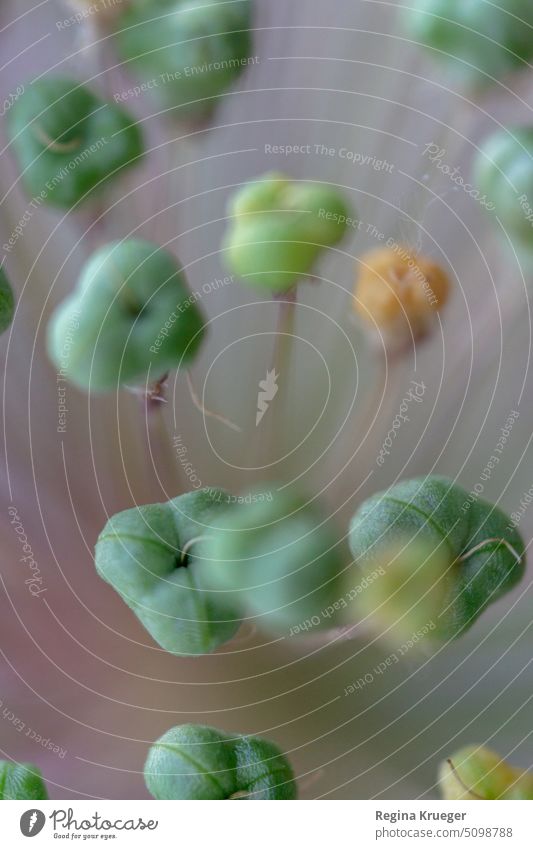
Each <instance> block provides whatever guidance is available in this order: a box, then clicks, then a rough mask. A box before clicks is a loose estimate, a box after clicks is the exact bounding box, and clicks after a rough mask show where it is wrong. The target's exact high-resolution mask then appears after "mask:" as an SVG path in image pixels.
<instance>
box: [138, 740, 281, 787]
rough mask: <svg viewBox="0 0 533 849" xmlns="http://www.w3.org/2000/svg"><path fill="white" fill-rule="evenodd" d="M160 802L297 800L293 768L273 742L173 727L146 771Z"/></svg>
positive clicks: (158, 744)
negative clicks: (163, 800) (191, 800)
mask: <svg viewBox="0 0 533 849" xmlns="http://www.w3.org/2000/svg"><path fill="white" fill-rule="evenodd" d="M144 778H145V782H146V786H147V787H148V790H149V791H150V793H151V794H152V796H154V797H155V798H156V799H252V800H274V799H278V800H288V799H296V796H297V789H296V782H295V780H294V773H293V771H292V768H291V766H290V764H289V762H288V760H287V758H286V757H285V756H284V755H283V753H282V752H281V751H280V749H278V747H277V746H276V745H274V743H271V742H270V741H269V740H264V739H263V738H261V737H251V736H243V735H241V734H227V733H225V732H223V731H219V730H218V729H216V728H210V727H208V726H205V725H180V726H177V727H176V728H171V729H170V730H169V731H167V732H166V733H165V734H163V736H162V737H160V738H159V740H156V742H155V743H154V744H153V746H152V748H151V749H150V752H149V754H148V758H147V760H146V764H145V767H144Z"/></svg>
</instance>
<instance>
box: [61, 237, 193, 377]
mask: <svg viewBox="0 0 533 849" xmlns="http://www.w3.org/2000/svg"><path fill="white" fill-rule="evenodd" d="M204 332H205V331H204V321H203V317H202V314H201V312H200V310H199V309H198V307H197V305H196V302H195V299H194V298H193V297H192V296H191V294H190V292H189V290H188V288H187V281H186V278H185V275H184V273H183V271H182V270H181V269H180V266H179V263H178V262H177V260H176V259H175V257H174V256H172V254H170V253H168V251H166V250H163V248H160V247H159V246H158V245H156V244H153V243H152V242H146V241H143V240H141V239H126V240H125V241H123V242H111V243H109V244H107V245H105V246H104V247H102V248H100V249H99V250H98V251H96V252H95V253H94V254H93V255H92V257H91V258H90V259H89V261H88V262H87V264H86V265H85V267H84V268H83V270H82V273H81V276H80V279H79V283H78V287H77V289H76V290H75V291H74V292H73V293H72V294H71V295H70V296H69V297H68V298H67V299H66V300H65V301H63V302H62V303H61V304H60V305H59V306H58V307H57V309H56V310H55V312H54V314H53V315H52V318H51V319H50V323H49V326H48V340H47V341H48V353H49V355H50V358H51V359H52V360H53V362H54V364H55V365H56V366H57V368H58V369H59V370H61V374H62V375H63V377H66V378H67V379H68V380H69V381H71V382H72V383H74V384H76V385H77V386H79V387H80V388H81V389H85V390H88V391H91V392H105V391H110V390H116V389H118V387H119V386H122V385H124V384H128V383H142V382H143V381H146V379H147V378H148V377H149V380H150V382H153V381H156V380H157V379H158V378H161V377H162V376H163V375H164V374H165V373H166V372H168V371H169V370H170V369H172V368H177V367H178V366H180V365H184V364H186V363H188V362H189V361H190V360H191V359H192V358H193V357H194V355H195V354H196V352H197V350H198V348H199V346H200V344H201V342H202V339H203V337H204Z"/></svg>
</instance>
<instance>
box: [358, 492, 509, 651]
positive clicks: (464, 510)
mask: <svg viewBox="0 0 533 849" xmlns="http://www.w3.org/2000/svg"><path fill="white" fill-rule="evenodd" d="M406 545H414V546H418V547H423V549H424V551H425V556H424V557H422V559H421V558H420V557H419V556H418V557H416V558H414V560H413V574H414V575H416V581H417V582H418V583H419V582H420V581H421V580H422V577H421V575H420V570H421V569H422V570H424V568H427V569H428V570H430V571H429V577H428V580H427V581H426V584H427V587H426V589H428V590H430V589H431V588H435V591H436V592H437V596H434V597H438V595H440V594H441V593H442V601H441V602H440V604H439V608H440V609H438V610H437V611H435V612H436V614H437V616H438V618H437V619H436V624H437V626H438V629H437V631H436V632H435V636H438V637H440V638H441V639H450V638H455V637H458V636H459V635H460V634H462V633H463V632H464V631H467V630H468V629H469V628H470V627H471V626H472V625H473V624H474V622H475V621H476V619H477V618H478V617H479V616H480V615H481V613H483V611H484V610H485V609H486V608H487V607H488V606H489V605H490V604H492V602H494V601H497V600H498V599H499V598H501V596H502V595H504V594H505V593H506V592H508V591H509V590H510V589H512V587H514V586H515V585H516V584H517V583H518V582H519V581H520V580H521V578H522V577H523V574H524V568H525V546H524V542H523V540H522V538H521V536H520V534H519V533H518V531H517V530H516V529H513V528H512V527H511V525H510V519H509V518H508V517H507V516H506V515H505V513H503V512H502V511H501V510H500V509H499V508H498V507H496V506H495V505H493V504H490V503H488V502H486V501H483V500H481V499H479V500H477V501H475V502H474V503H471V502H470V501H469V496H468V493H467V492H466V491H465V490H464V489H462V488H461V487H460V486H457V485H456V484H455V483H454V482H453V481H450V480H448V479H447V478H443V477H438V476H435V477H427V478H415V479H414V480H407V481H403V482H401V483H399V484H396V485H394V486H392V487H390V489H388V490H386V491H385V492H380V493H378V494H377V495H374V496H372V497H371V498H369V499H368V500H367V501H365V502H364V503H363V504H362V505H361V507H360V508H359V509H358V510H357V512H356V513H355V515H354V517H353V519H352V523H351V526H350V549H351V552H352V554H353V556H354V558H355V560H356V561H357V562H358V563H359V564H361V566H362V567H363V568H368V566H369V565H372V564H375V563H383V560H384V558H385V559H387V562H388V563H389V564H390V565H389V567H388V570H387V574H388V575H389V579H390V581H392V584H391V587H392V589H393V590H396V589H397V588H398V587H397V585H396V584H395V576H394V568H395V561H394V559H392V560H391V559H390V557H389V556H388V555H389V552H390V551H391V548H392V549H396V550H397V551H400V552H401V551H404V550H405V546H406ZM399 562H401V561H399ZM439 564H441V566H440V580H438V575H435V569H436V567H438V566H439ZM422 575H423V571H422ZM380 580H381V581H383V578H380ZM377 584H378V582H376V585H377ZM382 591H385V592H386V587H385V584H384V585H383V587H382ZM414 601H416V599H413V602H414Z"/></svg>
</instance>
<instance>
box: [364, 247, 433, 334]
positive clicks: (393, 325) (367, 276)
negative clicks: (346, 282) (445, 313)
mask: <svg viewBox="0 0 533 849" xmlns="http://www.w3.org/2000/svg"><path fill="white" fill-rule="evenodd" d="M358 269H359V270H358V279H357V282H356V286H355V291H354V310H355V312H356V314H357V315H358V316H359V317H360V318H361V319H362V320H363V321H364V322H365V324H367V325H370V327H371V328H373V329H374V330H375V331H377V332H378V333H380V334H385V336H388V337H390V339H393V340H394V341H395V342H396V343H404V342H406V341H408V340H409V339H411V338H412V337H414V338H417V337H420V336H423V335H425V334H426V333H427V332H428V330H429V328H430V326H431V324H432V322H433V320H434V318H435V315H436V313H437V312H439V310H441V309H442V307H443V306H444V304H445V303H446V301H447V299H448V295H449V290H450V280H449V277H448V275H447V274H446V272H445V271H444V270H443V269H442V268H441V267H440V266H439V265H437V263H436V262H434V261H433V260H432V259H430V258H429V257H424V256H420V255H417V254H415V253H414V252H413V251H412V250H410V249H409V248H407V247H405V246H403V245H398V244H394V245H393V246H388V247H384V248H376V249H374V250H371V251H368V252H367V253H365V254H363V255H362V256H361V257H360V259H359V262H358Z"/></svg>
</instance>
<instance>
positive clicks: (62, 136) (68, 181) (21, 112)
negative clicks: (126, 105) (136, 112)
mask: <svg viewBox="0 0 533 849" xmlns="http://www.w3.org/2000/svg"><path fill="white" fill-rule="evenodd" d="M8 129H9V134H10V138H11V145H12V148H13V151H14V153H15V156H16V158H17V160H18V164H19V168H20V172H21V179H22V182H23V184H24V186H25V188H26V191H27V192H28V194H29V195H30V196H31V197H32V198H38V199H39V201H40V202H42V203H47V204H51V205H52V206H58V207H61V208H63V209H69V208H70V207H72V206H74V204H76V203H78V202H79V201H82V200H86V199H87V198H88V197H89V196H90V195H91V194H93V193H94V192H99V191H102V190H103V189H104V188H106V187H107V186H108V184H109V182H110V181H113V180H115V179H116V178H117V176H119V174H120V173H121V172H122V171H123V170H124V169H125V168H127V167H130V166H132V165H134V164H136V163H138V162H139V161H140V159H141V157H142V155H143V142H142V137H141V133H140V130H139V128H138V126H137V125H136V123H135V119H134V118H133V117H132V116H131V115H129V114H128V113H127V112H125V111H124V110H123V109H122V108H120V107H118V106H117V105H116V104H115V103H109V102H106V101H105V100H102V99H101V98H100V97H98V96H97V95H96V94H93V92H92V91H91V90H90V89H89V88H87V86H84V85H82V84H81V83H79V82H78V81H77V80H73V79H70V78H67V77H54V76H46V77H42V78H41V79H37V80H36V81H35V82H33V83H31V84H30V85H28V86H27V87H26V89H25V90H24V92H23V94H22V95H21V96H20V97H19V98H18V100H16V102H15V103H14V104H13V106H12V108H11V109H10V110H9V116H8Z"/></svg>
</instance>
